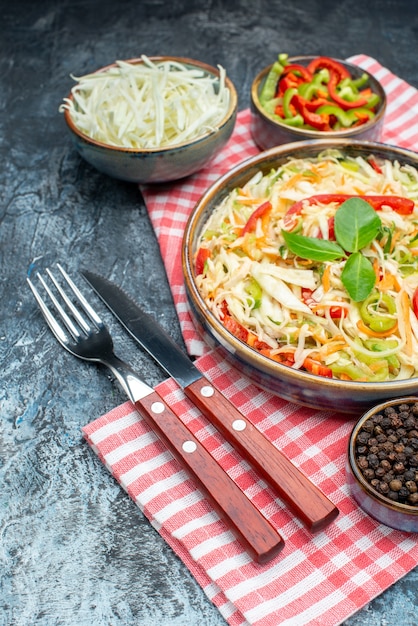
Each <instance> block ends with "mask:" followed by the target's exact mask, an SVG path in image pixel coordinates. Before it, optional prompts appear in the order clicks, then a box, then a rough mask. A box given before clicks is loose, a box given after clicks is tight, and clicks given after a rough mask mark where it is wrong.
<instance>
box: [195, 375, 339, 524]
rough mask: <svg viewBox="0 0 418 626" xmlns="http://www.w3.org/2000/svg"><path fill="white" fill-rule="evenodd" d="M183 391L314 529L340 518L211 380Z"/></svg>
mask: <svg viewBox="0 0 418 626" xmlns="http://www.w3.org/2000/svg"><path fill="white" fill-rule="evenodd" d="M184 392H185V394H186V395H187V396H188V398H190V400H192V402H193V403H194V404H195V405H196V406H197V407H198V408H199V409H200V411H201V412H202V413H203V414H204V415H205V416H206V417H207V418H208V419H209V420H210V421H211V422H212V423H213V424H214V426H216V428H217V429H218V430H219V431H220V432H221V433H222V434H223V435H224V437H225V439H227V440H228V441H229V442H230V443H231V444H232V445H233V446H234V447H235V448H237V449H239V450H240V452H241V454H242V455H243V457H244V458H246V459H247V460H248V461H249V462H250V463H251V464H252V465H253V467H254V468H255V469H256V470H257V471H258V472H259V474H260V476H261V477H262V478H263V479H264V480H265V481H266V482H267V483H268V484H269V485H271V486H272V487H273V489H274V490H275V491H276V492H277V493H278V494H279V496H280V497H281V498H282V500H284V501H285V502H286V503H287V504H288V505H289V506H290V507H291V508H292V509H293V511H294V512H295V513H296V515H297V516H298V517H299V518H300V519H301V520H302V521H303V522H304V523H305V524H306V526H307V527H308V528H309V529H310V530H311V531H317V530H320V529H322V528H324V527H325V526H327V525H328V524H329V523H330V522H332V521H333V520H334V519H335V518H336V517H337V515H338V513H339V511H338V508H337V507H336V506H335V505H334V504H333V503H332V502H331V501H330V500H329V499H328V498H327V497H326V495H325V494H324V493H322V491H321V490H320V489H319V488H318V487H317V486H316V485H314V483H312V482H311V481H310V480H309V478H307V476H306V475H305V474H303V473H302V472H301V471H300V470H299V469H298V468H297V467H296V466H295V465H294V464H293V463H292V462H291V461H290V460H289V459H288V458H287V457H286V456H285V455H284V454H283V453H282V452H281V451H280V450H279V449H278V448H276V447H275V446H274V445H273V443H272V442H271V441H269V440H268V439H267V438H266V437H265V436H264V435H263V433H262V432H261V431H260V430H258V429H257V428H256V427H255V426H254V425H253V424H252V423H251V422H250V421H249V420H247V418H246V417H245V416H244V415H243V414H242V413H240V411H238V409H237V408H236V407H235V406H234V405H233V404H232V403H231V402H230V401H229V400H228V398H226V397H225V396H224V395H223V394H222V393H221V392H220V391H219V390H218V389H216V387H214V386H213V385H212V383H211V382H210V381H209V380H208V379H206V378H205V377H204V376H202V378H199V379H198V380H196V381H195V382H193V383H191V384H190V385H188V386H187V387H185V388H184Z"/></svg>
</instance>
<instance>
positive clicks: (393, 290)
mask: <svg viewBox="0 0 418 626" xmlns="http://www.w3.org/2000/svg"><path fill="white" fill-rule="evenodd" d="M417 207H418V171H417V170H416V169H415V168H414V167H413V166H411V165H408V164H403V165H402V164H400V163H399V162H396V161H393V162H392V161H389V160H386V159H381V158H378V157H368V158H366V157H360V156H358V157H350V156H346V155H344V154H343V153H342V152H340V151H339V150H334V149H333V150H326V151H324V152H323V153H322V154H320V155H318V156H317V157H313V158H305V159H298V158H291V159H289V160H288V161H286V162H285V163H284V164H282V165H280V166H279V167H278V168H277V169H273V170H272V171H270V172H269V173H267V174H263V173H262V172H261V171H260V172H258V173H257V174H256V175H255V176H254V177H253V178H252V179H251V180H249V181H248V182H247V183H246V184H245V185H244V186H243V187H242V188H235V189H234V190H233V191H232V192H231V193H230V194H229V195H228V196H227V197H226V198H225V199H224V200H223V201H222V203H221V204H220V205H219V206H218V207H217V208H216V209H215V210H214V211H213V213H212V214H211V216H210V218H209V219H208V221H207V223H206V224H205V227H204V229H203V230H202V234H201V237H200V241H199V246H198V250H197V253H196V259H195V270H196V276H197V277H196V281H197V285H198V289H199V291H200V293H201V295H202V297H203V298H204V300H205V302H206V304H207V306H208V307H209V309H210V310H211V311H212V313H213V314H214V315H215V316H216V317H217V318H218V319H219V320H220V321H221V322H222V324H223V325H224V326H225V328H226V329H227V330H228V331H230V332H231V333H232V334H233V335H235V336H236V337H237V338H238V339H240V340H242V341H244V342H246V343H247V344H248V345H249V346H251V347H252V348H253V349H254V350H257V351H258V352H260V353H261V354H263V355H265V356H267V357H269V358H271V359H273V360H275V361H278V362H279V363H282V364H284V365H288V366H290V367H293V368H296V369H303V370H305V371H309V372H311V373H314V374H318V375H321V376H326V377H329V378H338V379H342V380H355V381H369V382H375V381H387V380H394V379H406V378H410V377H413V376H417V375H418V210H417Z"/></svg>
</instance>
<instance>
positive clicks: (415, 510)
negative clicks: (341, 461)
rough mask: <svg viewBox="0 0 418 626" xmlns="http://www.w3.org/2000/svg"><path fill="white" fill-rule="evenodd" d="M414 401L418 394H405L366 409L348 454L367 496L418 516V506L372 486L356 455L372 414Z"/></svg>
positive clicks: (386, 505)
mask: <svg viewBox="0 0 418 626" xmlns="http://www.w3.org/2000/svg"><path fill="white" fill-rule="evenodd" d="M414 402H418V396H405V397H404V398H394V399H392V400H388V401H385V402H381V403H380V404H376V405H375V406H374V407H372V408H371V409H369V410H368V411H366V413H364V414H363V415H362V416H361V417H360V419H359V420H358V421H357V422H356V424H355V425H354V427H353V429H352V431H351V434H350V437H349V440H348V452H347V455H348V463H349V466H350V470H351V473H352V475H353V476H354V478H355V479H356V481H357V484H358V486H359V487H360V488H361V489H362V491H363V492H364V493H365V494H366V495H367V496H369V497H370V498H372V500H374V501H375V502H376V503H378V504H380V505H381V506H385V507H386V508H387V509H390V510H391V511H396V512H397V513H402V514H404V515H410V516H413V517H418V506H412V505H410V504H403V503H399V502H395V501H394V500H391V499H390V498H386V497H385V496H384V495H382V494H380V493H379V492H378V491H376V490H375V489H374V488H373V487H372V485H370V484H369V483H368V482H367V480H366V479H365V478H364V476H363V474H362V473H361V471H360V469H359V467H358V465H357V462H356V457H355V442H356V438H357V435H358V433H359V430H360V429H361V427H362V426H363V424H364V423H365V422H367V420H368V419H370V418H371V417H372V415H375V414H376V413H380V412H381V411H383V410H384V409H385V408H386V407H389V406H395V405H397V404H411V403H414Z"/></svg>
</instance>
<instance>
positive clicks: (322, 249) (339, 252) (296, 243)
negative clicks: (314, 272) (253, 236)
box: [282, 230, 345, 261]
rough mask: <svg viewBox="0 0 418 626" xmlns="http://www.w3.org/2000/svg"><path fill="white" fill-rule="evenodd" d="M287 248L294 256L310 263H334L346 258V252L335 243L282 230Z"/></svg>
mask: <svg viewBox="0 0 418 626" xmlns="http://www.w3.org/2000/svg"><path fill="white" fill-rule="evenodd" d="M282 235H283V238H284V240H285V242H286V245H287V247H288V248H289V250H290V251H291V252H293V254H296V256H300V257H301V258H302V259H309V260H310V261H334V260H335V259H341V258H342V257H344V256H345V254H344V250H343V249H342V248H341V246H339V245H338V244H337V243H335V241H328V240H327V239H315V237H304V236H303V235H296V234H294V233H289V232H288V231H286V230H282Z"/></svg>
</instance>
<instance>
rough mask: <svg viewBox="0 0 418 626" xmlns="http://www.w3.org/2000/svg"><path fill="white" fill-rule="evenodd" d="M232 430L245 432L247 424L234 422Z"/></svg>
mask: <svg viewBox="0 0 418 626" xmlns="http://www.w3.org/2000/svg"><path fill="white" fill-rule="evenodd" d="M232 428H233V429H234V430H238V431H240V430H245V429H246V428H247V424H246V422H245V421H244V420H234V421H233V422H232Z"/></svg>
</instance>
